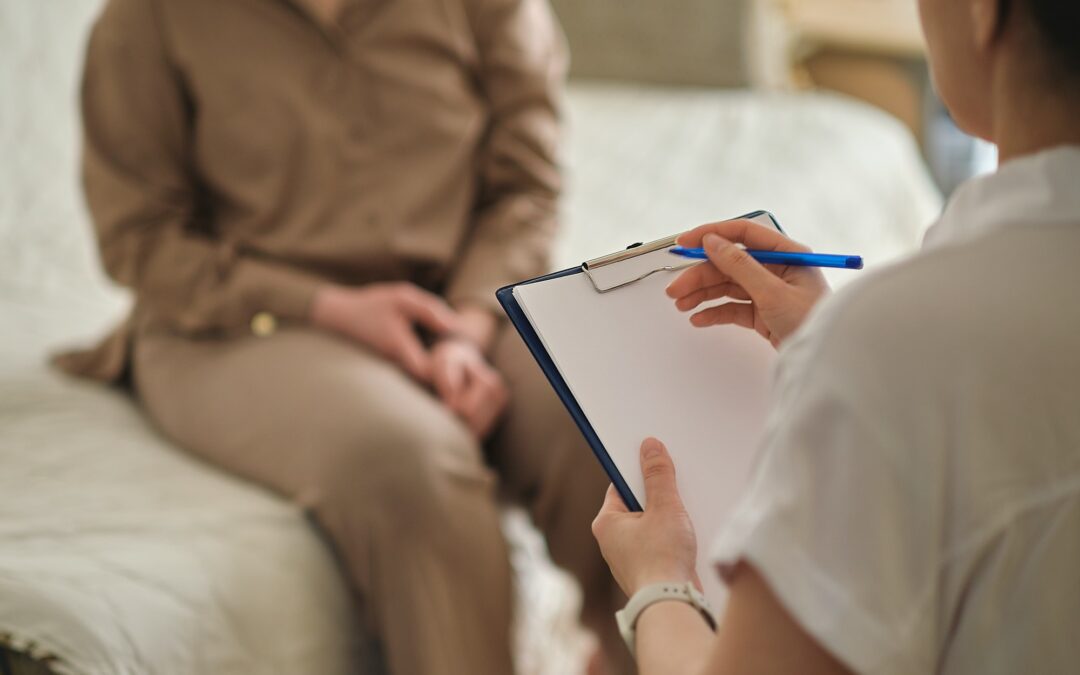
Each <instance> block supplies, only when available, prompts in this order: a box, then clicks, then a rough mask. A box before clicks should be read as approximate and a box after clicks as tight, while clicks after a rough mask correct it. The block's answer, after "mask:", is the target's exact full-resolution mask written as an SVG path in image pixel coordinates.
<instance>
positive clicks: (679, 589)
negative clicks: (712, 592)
mask: <svg viewBox="0 0 1080 675" xmlns="http://www.w3.org/2000/svg"><path fill="white" fill-rule="evenodd" d="M667 600H677V601H679V602H685V603H686V604H688V605H690V606H691V607H693V608H694V609H696V610H697V611H698V612H699V613H700V614H701V616H702V618H703V619H705V623H707V624H709V628H711V629H712V630H713V631H715V630H716V614H715V613H714V612H713V608H712V605H710V604H709V601H708V599H706V598H705V596H704V595H702V594H701V592H700V591H699V590H698V589H697V588H695V587H694V584H693V583H691V582H689V581H686V582H664V583H659V584H652V585H649V586H646V587H644V588H642V589H641V590H639V591H638V592H637V593H634V597H632V598H630V602H628V603H626V607H624V608H623V609H622V610H620V611H618V612H615V622H616V623H618V624H619V633H621V634H622V638H623V640H624V641H625V642H626V646H627V647H629V648H630V653H631V654H633V655H634V657H635V658H637V654H636V652H635V651H634V646H635V640H634V636H635V634H636V630H637V622H638V617H640V616H641V613H642V612H644V611H645V610H646V609H647V608H649V607H651V606H652V605H655V604H656V603H658V602H665V601H667Z"/></svg>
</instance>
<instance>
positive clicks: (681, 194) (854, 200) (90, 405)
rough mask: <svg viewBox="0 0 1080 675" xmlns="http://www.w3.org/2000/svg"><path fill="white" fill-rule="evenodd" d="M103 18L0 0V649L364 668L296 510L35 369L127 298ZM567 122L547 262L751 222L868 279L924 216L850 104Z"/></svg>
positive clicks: (576, 641) (888, 123) (324, 563)
mask: <svg viewBox="0 0 1080 675" xmlns="http://www.w3.org/2000/svg"><path fill="white" fill-rule="evenodd" d="M99 4H100V0H48V1H46V2H38V1H35V0H12V1H10V2H4V3H0V92H2V94H0V148H2V150H3V154H2V156H0V644H3V645H6V646H9V647H15V648H18V649H22V650H24V651H29V652H31V653H33V654H36V655H38V656H43V657H44V656H48V657H51V658H52V669H53V670H54V671H55V672H57V673H79V674H91V673H95V674H96V673H162V674H165V673H169V674H171V673H176V674H184V675H187V674H195V673H217V674H222V675H228V674H232V673H278V672H280V673H318V674H320V675H335V674H339V673H350V672H354V673H359V672H373V671H372V670H370V668H371V666H370V665H367V664H366V663H365V662H366V661H367V660H368V659H369V658H370V657H371V656H372V650H371V649H369V645H367V643H366V640H365V639H363V637H362V636H363V631H362V630H360V628H359V626H358V625H357V623H356V621H355V618H354V615H353V612H352V609H351V605H350V600H349V595H348V593H347V591H346V589H345V586H344V584H343V582H342V580H341V578H340V576H339V575H338V572H337V569H336V567H335V563H334V560H333V558H332V556H331V555H330V553H329V551H328V548H327V547H326V546H325V545H324V542H322V541H321V540H320V538H319V536H318V535H317V533H316V531H315V529H313V528H312V527H311V526H310V525H309V523H308V522H307V521H306V520H305V518H304V517H303V515H302V514H301V513H300V512H299V511H298V510H297V509H296V508H294V507H293V506H292V505H290V504H288V503H286V502H284V501H282V500H279V499H278V498H276V497H275V496H274V495H271V494H269V493H267V492H265V491H263V490H261V489H260V488H258V487H255V486H252V485H250V484H247V483H245V482H243V481H240V480H237V479H235V478H232V477H230V476H228V475H225V474H224V473H222V472H220V471H218V470H216V469H214V468H213V467H210V466H207V465H204V464H202V463H200V462H198V461H196V460H194V459H192V458H190V457H189V456H187V455H185V454H184V453H183V452H181V451H179V450H178V449H176V448H174V447H172V446H170V445H169V444H168V443H167V442H166V441H164V440H163V439H162V438H161V437H160V436H158V435H157V434H156V433H155V432H154V431H153V429H152V428H151V427H150V426H148V425H147V423H146V422H145V421H144V420H143V418H142V417H141V416H140V414H139V412H138V410H137V409H136V408H135V407H134V406H133V405H132V403H131V401H130V400H129V399H128V398H127V397H126V396H125V395H124V394H123V393H121V392H119V391H116V390H111V389H105V388H102V387H99V386H96V385H93V384H89V383H85V382H76V381H72V380H70V379H67V378H65V377H63V376H61V375H60V374H58V373H56V372H53V371H51V370H50V369H49V368H48V367H47V366H46V365H45V358H46V354H48V353H49V352H50V351H52V350H55V349H56V348H57V347H58V346H60V345H67V344H71V343H75V342H80V341H85V340H88V339H92V338H93V337H95V336H97V335H99V334H101V333H102V332H103V331H104V330H105V328H106V327H107V326H108V325H110V324H111V323H112V322H113V321H114V320H116V319H117V317H119V316H120V315H121V314H122V313H123V312H124V310H125V308H126V305H127V302H128V300H127V298H126V296H125V294H124V293H123V292H121V291H119V290H118V289H116V288H115V287H113V286H111V285H110V284H109V283H107V282H106V280H105V279H104V278H103V276H102V274H101V273H100V271H99V269H98V266H97V263H96V258H95V254H94V251H93V246H92V241H91V237H90V235H89V225H88V223H87V218H86V215H85V213H84V210H83V207H82V205H81V200H80V197H79V191H78V187H77V168H76V158H77V150H78V133H77V118H76V108H75V92H76V88H77V76H78V71H79V63H80V60H81V52H82V47H83V42H84V37H85V32H86V29H87V26H88V23H89V21H90V20H91V18H92V16H93V15H94V13H95V12H96V10H97V8H98V6H99ZM569 112H570V116H569V119H570V132H571V136H570V138H571V146H570V152H569V157H568V160H569V161H568V164H569V168H568V171H569V177H570V188H569V193H568V201H567V205H566V223H567V227H566V231H565V236H564V237H563V238H562V240H561V241H560V244H559V248H558V256H557V257H558V259H559V262H560V264H562V265H571V264H576V263H578V262H580V261H581V260H583V259H585V258H588V257H592V256H594V255H598V254H602V253H606V252H609V251H611V250H613V249H615V248H619V247H621V246H623V245H625V244H628V243H630V242H632V241H638V240H646V239H649V238H651V237H657V236H661V235H663V234H667V233H670V232H672V231H675V230H678V229H680V228H684V227H687V226H690V225H693V224H696V223H699V222H702V221H705V220H709V219H716V218H720V217H723V216H728V215H734V214H738V213H741V212H744V211H749V210H753V209H757V208H766V209H770V210H772V211H773V212H774V213H775V214H776V215H777V216H778V217H779V219H780V220H781V222H782V223H783V224H784V225H785V226H786V227H787V229H788V231H789V232H790V233H791V234H792V235H793V236H795V237H796V238H800V239H802V240H804V241H806V242H808V243H810V244H811V245H813V246H815V247H817V248H819V249H821V250H836V251H842V252H857V253H862V254H863V255H864V256H865V257H866V258H867V261H868V264H869V265H870V266H873V265H875V264H881V263H882V262H884V261H886V260H887V259H888V258H890V257H892V256H896V255H899V254H901V253H902V252H903V251H905V250H906V249H909V248H911V247H912V246H914V244H915V243H916V241H917V240H918V237H919V235H920V232H921V229H922V228H923V226H924V225H925V224H926V223H928V222H929V221H930V220H931V219H932V218H933V217H934V215H935V214H936V213H937V211H938V209H939V208H940V198H939V196H938V195H937V193H936V191H935V190H934V188H933V187H932V186H931V184H930V183H929V180H928V178H927V176H926V173H925V171H924V169H923V166H922V163H921V160H920V159H919V157H918V155H917V151H916V149H915V145H914V143H913V142H912V140H911V139H910V138H909V137H908V136H907V134H906V133H905V132H904V130H903V129H902V127H901V125H900V124H899V123H897V122H894V121H893V120H891V119H888V118H886V117H885V116H884V115H882V114H880V113H878V112H876V111H874V110H871V109H869V108H866V107H864V106H861V105H858V104H855V103H851V102H848V101H845V100H841V99H837V98H825V97H810V96H806V97H797V96H791V95H762V94H753V93H749V92H740V91H721V90H706V89H664V88H653V89H646V88H636V87H633V86H622V85H603V84H589V83H578V84H575V85H574V86H573V87H572V88H571V92H570V97H569ZM849 276H850V274H849ZM833 278H834V280H836V281H838V282H841V283H842V282H843V281H844V280H845V279H846V278H847V277H844V276H842V275H841V276H834V277H833ZM507 523H508V524H507V529H508V531H509V532H510V534H511V537H512V539H513V540H514V542H515V562H516V564H517V565H518V567H519V568H520V569H521V573H522V579H523V581H522V583H521V584H520V588H519V602H520V604H521V606H522V607H524V608H525V609H526V611H524V612H522V613H521V619H520V620H519V625H518V630H517V635H518V650H517V651H518V654H519V660H520V663H521V665H522V670H523V671H525V672H527V673H530V674H538V675H539V674H541V673H551V674H554V673H567V672H571V668H573V667H574V665H573V664H575V663H577V662H578V659H579V658H580V654H581V651H582V644H583V643H582V641H581V640H582V639H581V634H580V632H579V631H578V629H577V627H576V625H575V623H574V620H573V608H574V604H575V602H576V598H575V596H574V593H573V591H572V590H571V589H570V588H569V586H568V585H567V582H566V581H565V579H564V578H562V577H560V576H559V575H557V574H555V573H554V572H553V571H552V570H551V569H550V567H548V566H547V564H546V562H544V560H543V556H542V546H540V545H539V543H538V541H537V539H536V537H535V534H533V533H532V532H531V531H530V530H529V529H528V527H527V525H525V524H523V522H522V519H521V517H520V516H519V515H515V514H511V515H510V516H508V520H507Z"/></svg>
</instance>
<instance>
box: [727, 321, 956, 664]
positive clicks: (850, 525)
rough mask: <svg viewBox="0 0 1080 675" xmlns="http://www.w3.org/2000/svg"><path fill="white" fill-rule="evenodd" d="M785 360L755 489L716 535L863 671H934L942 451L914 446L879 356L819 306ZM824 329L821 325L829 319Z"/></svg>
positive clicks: (730, 555)
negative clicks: (935, 453) (894, 407)
mask: <svg viewBox="0 0 1080 675" xmlns="http://www.w3.org/2000/svg"><path fill="white" fill-rule="evenodd" d="M814 319H815V320H814V325H813V326H807V328H810V329H811V330H807V331H804V332H803V333H802V334H801V335H799V336H797V337H796V338H794V339H793V342H792V344H790V345H789V346H788V347H787V348H786V349H785V350H784V353H783V355H782V358H781V362H780V370H779V372H778V375H777V380H776V387H775V391H776V401H775V405H774V407H773V412H772V415H771V418H770V422H769V429H768V431H767V434H766V440H765V442H764V445H763V447H762V450H761V453H760V455H759V458H758V463H757V466H756V467H755V470H754V475H753V478H752V481H751V484H750V486H749V488H748V491H747V493H746V494H745V495H744V497H743V498H742V499H741V501H740V503H739V504H738V506H737V507H736V509H735V511H734V513H733V515H732V517H731V519H730V521H729V522H728V524H727V526H726V527H725V528H724V529H723V530H722V531H721V533H720V535H719V536H718V538H717V539H716V541H714V542H713V548H712V549H711V553H712V559H713V561H714V562H715V563H716V565H717V566H718V569H719V571H720V573H721V575H726V574H727V573H728V572H730V571H731V570H732V569H733V567H734V565H735V564H736V563H738V562H739V561H740V560H742V561H745V562H747V563H750V564H751V565H753V566H754V568H755V569H756V570H757V571H758V572H759V573H760V574H761V575H762V576H763V577H764V578H765V579H766V580H767V582H768V584H769V586H770V588H771V589H772V591H773V593H775V594H776V596H777V598H778V599H779V600H780V602H781V603H782V604H783V605H784V607H785V608H786V609H787V610H788V612H790V614H791V615H792V616H793V617H794V618H795V619H796V620H797V621H798V622H799V623H800V625H801V626H802V627H803V628H804V629H805V630H806V631H807V632H808V633H810V634H811V635H812V636H813V637H814V638H815V639H816V640H817V641H818V642H819V643H820V644H821V645H822V646H823V647H824V648H826V649H827V650H828V651H829V652H831V653H832V654H834V655H835V656H836V657H837V658H839V659H840V660H841V661H842V662H844V663H845V664H846V665H847V666H848V667H849V668H852V669H853V670H855V671H856V672H860V673H914V672H932V671H933V670H934V669H935V658H936V657H935V655H936V653H937V651H938V650H937V646H936V639H937V638H936V636H937V635H938V634H939V631H938V629H937V627H936V626H935V622H934V615H935V608H934V607H933V606H932V605H933V598H934V590H935V588H934V584H935V583H936V578H937V575H938V570H939V569H940V566H939V560H938V558H937V555H936V554H935V553H934V552H935V551H937V550H939V548H940V547H939V546H938V542H939V541H940V538H941V536H942V533H941V532H940V531H939V530H940V527H941V526H940V523H941V522H942V518H941V512H940V511H941V509H942V508H943V506H942V504H943V500H942V497H941V490H940V488H941V475H940V474H941V470H942V469H941V466H940V463H941V461H942V460H940V459H935V458H934V457H933V456H932V454H930V453H920V452H919V451H918V450H917V449H913V448H911V447H910V445H911V442H912V439H911V438H909V437H908V436H907V435H906V434H905V433H904V432H903V430H902V429H901V428H900V426H901V425H902V424H903V420H904V419H905V418H906V417H907V415H905V414H903V411H900V410H893V411H890V410H889V407H890V406H891V405H894V403H893V402H892V400H891V399H893V398H896V397H897V394H895V393H894V392H893V391H892V389H891V387H890V386H889V382H888V379H889V372H888V371H889V369H890V368H894V367H896V364H891V363H889V362H888V360H886V362H884V363H881V362H879V360H878V359H879V356H880V354H875V353H873V346H872V345H871V346H870V348H869V349H868V348H867V347H866V346H865V342H864V341H861V340H860V338H859V337H858V336H857V335H856V334H857V333H858V332H859V331H858V327H857V326H851V325H848V326H842V325H838V323H848V322H837V321H834V320H833V319H835V317H830V318H826V317H823V316H820V313H819V315H816V316H815V317H814ZM818 329H821V330H818Z"/></svg>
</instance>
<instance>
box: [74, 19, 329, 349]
mask: <svg viewBox="0 0 1080 675" xmlns="http://www.w3.org/2000/svg"><path fill="white" fill-rule="evenodd" d="M192 110H193V103H192V101H191V100H190V99H189V98H188V97H187V95H186V93H185V89H184V86H183V84H182V76H181V74H180V72H178V70H177V69H176V68H175V67H174V66H173V64H172V62H171V60H170V58H169V55H168V50H167V44H166V40H165V39H164V37H163V30H162V25H161V21H160V16H159V15H158V8H157V7H156V6H155V4H154V2H153V0H111V1H110V2H109V3H108V5H107V6H106V8H105V10H104V13H103V14H102V16H101V18H100V19H99V20H98V22H97V24H96V25H95V27H94V29H93V31H92V33H91V36H90V41H89V46H88V51H87V58H86V69H85V73H84V78H83V86H82V113H83V126H84V129H83V131H84V148H83V183H84V188H85V193H86V200H87V206H88V208H89V211H90V215H91V217H92V220H93V223H94V227H95V230H96V233H97V237H98V244H99V248H100V251H101V257H102V262H103V264H104V266H105V269H106V271H107V272H108V274H109V275H110V276H111V277H112V278H113V279H115V280H116V281H117V282H118V283H120V284H122V285H125V286H128V287H130V288H132V289H133V290H134V291H135V293H136V296H137V303H138V305H139V306H140V307H142V308H144V309H147V310H149V311H151V312H152V314H153V315H154V316H155V318H156V319H158V320H161V321H164V322H165V323H166V324H167V325H169V326H170V327H171V328H173V329H175V330H178V331H180V332H184V333H229V332H238V331H242V330H246V329H247V327H248V325H249V322H250V319H251V317H252V316H253V315H255V314H256V313H259V312H269V313H271V314H274V315H276V316H278V317H280V318H283V319H286V320H303V319H305V318H306V316H307V312H308V305H309V303H310V299H311V297H312V295H313V293H314V289H315V286H316V285H317V280H316V279H314V278H312V277H310V276H307V275H305V274H304V273H301V272H299V271H296V270H294V269H291V268H289V267H287V266H285V265H282V264H280V263H275V262H273V261H271V260H267V259H261V258H259V257H257V256H255V255H254V254H253V253H251V252H249V251H245V250H244V248H243V246H242V245H240V244H239V243H237V242H229V241H225V240H223V239H222V238H221V237H220V236H217V235H215V234H214V232H213V227H212V223H211V222H210V221H209V218H208V217H207V216H206V215H204V214H200V213H199V211H200V209H199V207H198V205H199V203H200V200H199V186H198V181H197V180H196V177H195V174H194V170H193V166H192V152H193V150H192V148H193V144H192V123H191V118H192Z"/></svg>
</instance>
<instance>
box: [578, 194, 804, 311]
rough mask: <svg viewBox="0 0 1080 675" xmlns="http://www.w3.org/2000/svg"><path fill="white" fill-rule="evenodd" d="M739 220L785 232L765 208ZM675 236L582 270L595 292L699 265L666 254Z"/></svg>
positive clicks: (635, 246)
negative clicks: (657, 274)
mask: <svg viewBox="0 0 1080 675" xmlns="http://www.w3.org/2000/svg"><path fill="white" fill-rule="evenodd" d="M738 219H746V220H752V221H754V222H755V223H757V224H759V225H764V226H765V227H773V228H776V229H777V230H778V231H780V232H781V233H783V231H784V230H783V228H781V227H780V223H778V222H777V221H776V218H774V217H773V215H772V214H771V213H769V212H768V211H753V212H751V213H747V214H744V215H742V216H739V217H738ZM678 236H679V235H677V234H675V235H672V236H670V237H664V238H663V239H657V240H656V241H650V242H649V243H647V244H631V245H630V246H627V247H626V250H624V251H618V252H616V253H611V254H608V255H605V256H602V257H600V258H593V259H592V260H588V261H586V262H583V263H582V264H581V271H582V272H584V273H585V276H587V277H589V281H591V282H592V285H593V288H595V289H596V291H597V293H608V292H609V291H613V290H615V289H616V288H622V287H623V286H629V285H630V284H632V283H635V282H637V281H641V280H642V279H645V278H647V277H650V276H652V275H654V274H656V273H658V272H678V271H679V270H684V269H686V268H688V267H693V266H694V265H700V264H701V263H702V261H701V260H689V261H687V260H686V259H684V258H679V257H676V256H674V255H670V254H669V253H668V250H669V249H671V248H673V247H674V246H675V239H677V238H678Z"/></svg>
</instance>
